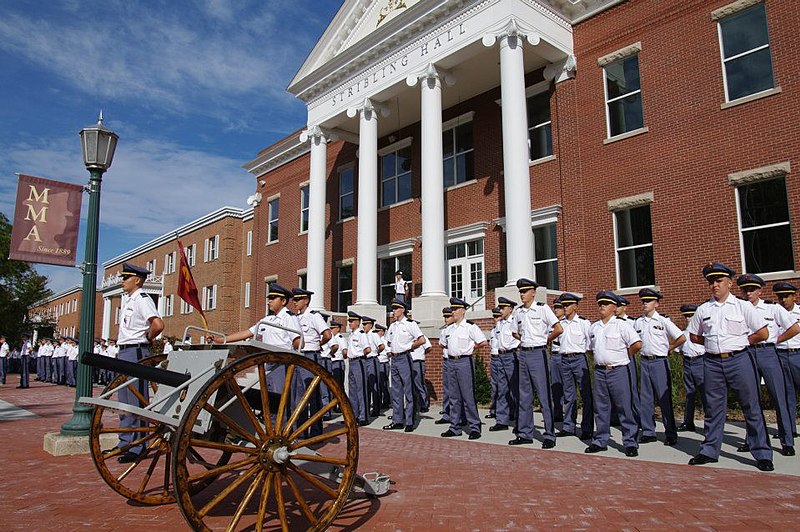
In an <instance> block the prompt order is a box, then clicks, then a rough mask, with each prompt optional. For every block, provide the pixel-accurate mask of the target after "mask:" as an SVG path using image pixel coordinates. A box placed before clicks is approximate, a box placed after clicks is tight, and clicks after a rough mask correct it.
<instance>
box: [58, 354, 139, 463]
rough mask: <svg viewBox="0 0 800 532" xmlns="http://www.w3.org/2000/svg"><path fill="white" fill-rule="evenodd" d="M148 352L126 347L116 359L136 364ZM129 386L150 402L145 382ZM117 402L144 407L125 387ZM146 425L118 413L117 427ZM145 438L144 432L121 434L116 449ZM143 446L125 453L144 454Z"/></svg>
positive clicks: (135, 418) (127, 415) (132, 416)
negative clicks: (133, 387)
mask: <svg viewBox="0 0 800 532" xmlns="http://www.w3.org/2000/svg"><path fill="white" fill-rule="evenodd" d="M149 354H150V352H149V351H148V350H147V349H146V348H143V347H126V348H124V349H120V350H119V354H118V355H117V358H118V359H120V360H125V361H126V362H138V361H139V360H141V359H142V358H144V357H146V356H149ZM59 360H66V357H62V358H61V359H59ZM131 386H135V387H136V388H137V389H138V391H139V393H140V394H141V395H142V396H143V397H144V398H145V399H146V400H148V401H149V400H150V386H149V385H148V383H147V381H145V380H141V379H140V380H139V381H137V382H136V383H135V384H132V385H131ZM119 401H120V402H121V403H125V404H128V405H132V406H137V407H144V405H142V404H141V403H140V402H139V399H138V398H137V397H136V396H135V395H134V394H133V392H131V391H130V389H128V387H127V386H126V387H125V388H123V389H121V390H120V391H119ZM146 425H147V422H146V421H145V420H143V419H141V418H139V417H137V416H134V415H131V414H125V413H120V414H119V426H120V427H121V428H129V427H144V426H146ZM145 436H146V433H144V432H123V433H120V435H119V442H118V443H117V447H119V448H123V447H126V446H128V445H130V444H131V443H133V442H134V441H136V440H138V439H141V438H143V437H145ZM144 450H145V446H144V444H142V443H139V444H136V445H133V446H132V447H130V448H128V449H126V451H128V452H131V453H134V454H141V453H142V452H144Z"/></svg>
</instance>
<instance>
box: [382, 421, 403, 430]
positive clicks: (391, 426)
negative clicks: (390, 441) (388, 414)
mask: <svg viewBox="0 0 800 532" xmlns="http://www.w3.org/2000/svg"><path fill="white" fill-rule="evenodd" d="M402 428H404V425H403V424H402V423H389V424H388V425H384V426H383V430H400V429H402Z"/></svg>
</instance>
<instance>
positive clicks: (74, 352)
mask: <svg viewBox="0 0 800 532" xmlns="http://www.w3.org/2000/svg"><path fill="white" fill-rule="evenodd" d="M148 297H150V296H148ZM67 344H68V346H69V347H68V348H67V361H66V364H67V386H69V387H71V388H74V387H75V386H76V385H77V381H76V376H77V372H78V345H77V342H76V341H75V338H72V337H70V338H67ZM145 356H149V353H147V354H146V355H145Z"/></svg>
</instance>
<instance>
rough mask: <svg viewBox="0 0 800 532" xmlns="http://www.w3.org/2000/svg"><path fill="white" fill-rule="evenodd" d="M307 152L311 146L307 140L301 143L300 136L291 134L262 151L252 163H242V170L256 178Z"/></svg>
mask: <svg viewBox="0 0 800 532" xmlns="http://www.w3.org/2000/svg"><path fill="white" fill-rule="evenodd" d="M309 151H311V144H310V143H309V142H308V141H307V140H306V141H303V140H302V139H301V135H298V134H294V133H293V134H292V135H290V136H288V137H286V138H284V139H283V140H281V141H279V142H277V143H276V144H273V145H272V146H270V147H269V148H267V149H266V150H264V152H262V153H261V154H260V155H259V156H258V157H256V158H255V159H253V160H252V161H248V162H246V163H244V164H243V165H242V168H244V169H245V170H247V171H248V172H250V173H251V174H253V175H254V176H255V177H256V178H258V177H261V176H262V175H264V174H266V173H267V172H271V171H272V170H274V169H276V168H278V167H279V166H283V165H284V164H286V163H288V162H290V161H293V160H295V159H297V158H298V157H302V156H303V155H305V154H306V153H308V152H309Z"/></svg>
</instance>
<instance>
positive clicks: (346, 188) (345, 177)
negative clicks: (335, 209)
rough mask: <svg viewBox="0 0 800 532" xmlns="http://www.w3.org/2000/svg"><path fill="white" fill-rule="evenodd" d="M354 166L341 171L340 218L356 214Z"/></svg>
mask: <svg viewBox="0 0 800 532" xmlns="http://www.w3.org/2000/svg"><path fill="white" fill-rule="evenodd" d="M353 191H354V181H353V167H352V166H351V167H349V168H345V169H343V170H340V171H339V219H340V220H344V219H346V218H350V217H351V216H353V215H354V214H355V209H354V208H353V205H354V196H355V193H354V192H353Z"/></svg>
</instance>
